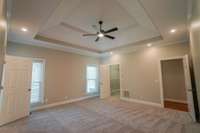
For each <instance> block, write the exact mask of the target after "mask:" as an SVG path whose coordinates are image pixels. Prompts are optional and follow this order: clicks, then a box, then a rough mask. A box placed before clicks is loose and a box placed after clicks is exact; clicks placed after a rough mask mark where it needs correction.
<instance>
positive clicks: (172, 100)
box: [164, 98, 187, 104]
mask: <svg viewBox="0 0 200 133" xmlns="http://www.w3.org/2000/svg"><path fill="white" fill-rule="evenodd" d="M164 100H165V101H171V102H177V103H184V104H187V101H183V100H176V99H171V98H165V99H164Z"/></svg>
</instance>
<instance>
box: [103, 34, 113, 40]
mask: <svg viewBox="0 0 200 133" xmlns="http://www.w3.org/2000/svg"><path fill="white" fill-rule="evenodd" d="M104 36H105V37H107V38H109V39H115V37H114V36H110V35H104Z"/></svg>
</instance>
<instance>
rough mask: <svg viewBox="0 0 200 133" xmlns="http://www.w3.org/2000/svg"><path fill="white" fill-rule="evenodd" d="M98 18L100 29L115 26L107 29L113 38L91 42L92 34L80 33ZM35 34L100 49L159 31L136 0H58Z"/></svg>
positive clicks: (133, 41) (131, 42) (119, 44)
mask: <svg viewBox="0 0 200 133" xmlns="http://www.w3.org/2000/svg"><path fill="white" fill-rule="evenodd" d="M99 20H102V21H104V24H103V28H104V29H110V28H112V27H115V26H117V27H118V28H119V31H117V32H113V33H111V35H113V36H115V37H116V39H115V40H110V39H107V38H102V39H101V40H100V41H99V42H95V41H94V40H95V39H96V37H83V36H82V34H84V33H96V30H95V29H94V28H93V27H92V25H97V24H98V21H99ZM97 26H98V25H97ZM37 36H39V37H37ZM37 36H36V38H37V39H42V38H46V39H45V40H46V41H50V42H51V41H57V42H62V43H63V44H64V45H68V44H70V46H74V47H76V48H83V49H84V48H86V49H88V50H91V51H97V52H104V51H108V50H110V49H113V48H117V47H121V46H125V45H128V44H133V43H136V42H139V41H143V40H148V39H152V38H155V37H158V36H160V34H159V32H158V31H157V29H156V27H155V26H154V25H153V23H152V21H151V19H150V18H149V17H148V15H147V14H146V12H145V11H144V8H143V7H142V6H141V4H140V3H139V2H138V0H123V1H122V0H62V1H61V2H60V4H59V5H58V6H57V7H56V9H55V10H54V11H53V13H52V14H51V15H50V17H49V18H48V20H47V21H46V22H45V23H44V25H43V26H42V28H41V29H39V31H38V33H37Z"/></svg>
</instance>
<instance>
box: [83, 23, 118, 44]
mask: <svg viewBox="0 0 200 133" xmlns="http://www.w3.org/2000/svg"><path fill="white" fill-rule="evenodd" d="M102 25H103V21H99V28H97V26H96V25H93V28H95V30H97V33H96V34H83V36H97V38H96V40H95V42H98V41H99V39H100V38H103V37H107V38H109V39H112V40H113V39H115V37H114V36H111V35H108V33H111V32H114V31H117V30H118V28H117V27H115V28H112V29H109V30H103V29H102Z"/></svg>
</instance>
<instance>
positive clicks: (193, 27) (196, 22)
mask: <svg viewBox="0 0 200 133" xmlns="http://www.w3.org/2000/svg"><path fill="white" fill-rule="evenodd" d="M192 2H193V3H192V12H191V18H190V30H189V31H190V48H191V53H192V59H193V65H194V72H195V79H196V87H197V96H198V101H199V102H198V103H199V107H200V0H192Z"/></svg>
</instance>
